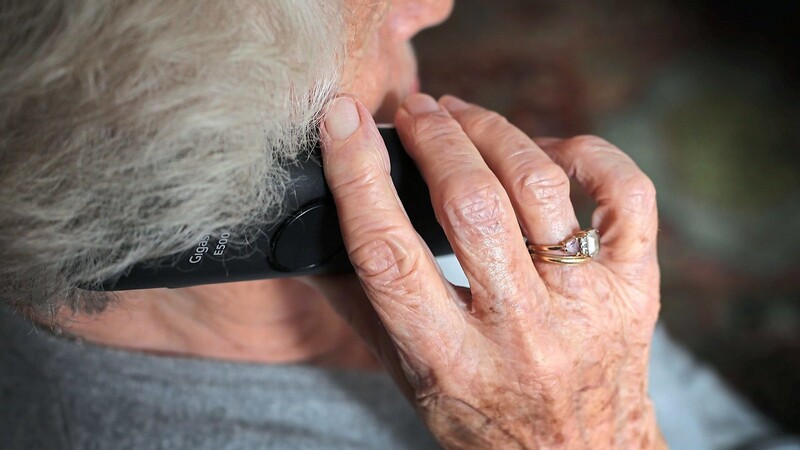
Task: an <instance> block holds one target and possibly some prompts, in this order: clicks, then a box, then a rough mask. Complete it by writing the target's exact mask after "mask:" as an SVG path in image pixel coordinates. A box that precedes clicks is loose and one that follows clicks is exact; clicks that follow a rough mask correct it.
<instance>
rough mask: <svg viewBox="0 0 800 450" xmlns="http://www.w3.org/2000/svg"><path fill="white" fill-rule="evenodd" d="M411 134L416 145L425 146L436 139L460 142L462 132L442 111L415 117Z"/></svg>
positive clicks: (446, 141)
mask: <svg viewBox="0 0 800 450" xmlns="http://www.w3.org/2000/svg"><path fill="white" fill-rule="evenodd" d="M412 130H413V134H414V136H415V140H416V143H417V145H419V146H426V145H428V144H431V143H432V142H436V141H443V142H444V143H450V144H453V143H456V142H458V143H461V142H463V140H464V132H463V130H462V129H461V127H460V126H459V125H458V123H457V122H456V121H455V120H454V119H453V118H452V117H450V116H448V115H446V114H445V113H443V112H434V113H430V114H426V115H424V116H420V117H417V118H415V120H414V123H413V128H412Z"/></svg>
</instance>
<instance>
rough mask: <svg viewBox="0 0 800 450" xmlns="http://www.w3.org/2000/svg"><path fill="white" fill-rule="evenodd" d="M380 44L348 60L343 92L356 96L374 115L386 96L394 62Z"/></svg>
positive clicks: (376, 43)
mask: <svg viewBox="0 0 800 450" xmlns="http://www.w3.org/2000/svg"><path fill="white" fill-rule="evenodd" d="M378 44H379V42H375V43H374V44H373V45H371V46H370V47H371V48H369V49H363V50H362V51H361V52H359V54H357V55H352V56H351V57H349V58H348V60H347V63H346V65H345V70H344V77H343V83H342V90H343V91H345V92H347V93H350V94H353V95H355V96H356V97H358V99H359V100H361V102H363V103H364V106H366V107H367V108H368V109H369V110H370V111H371V112H372V113H375V111H377V109H378V107H379V106H380V105H381V102H382V101H383V98H384V96H385V95H386V91H387V85H388V84H389V79H390V73H391V70H392V67H393V61H392V58H391V57H390V55H391V53H390V52H385V51H380V46H379V45H378Z"/></svg>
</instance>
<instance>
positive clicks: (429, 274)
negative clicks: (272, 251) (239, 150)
mask: <svg viewBox="0 0 800 450" xmlns="http://www.w3.org/2000/svg"><path fill="white" fill-rule="evenodd" d="M321 131H322V140H323V152H322V157H323V167H324V170H325V177H326V179H327V182H328V186H329V187H330V189H331V192H332V194H333V198H334V200H335V202H336V209H337V211H338V214H339V223H340V226H341V230H342V236H343V238H344V243H345V247H346V248H347V252H348V256H349V257H350V261H351V262H352V263H353V266H354V267H355V269H356V274H357V275H358V277H359V279H360V280H361V283H362V285H363V286H364V290H365V292H366V294H367V297H368V298H369V300H370V302H371V303H372V305H373V307H374V308H375V310H376V312H377V314H378V317H379V318H380V319H381V321H382V322H383V324H384V326H385V327H386V330H387V331H388V333H389V335H390V336H391V337H392V339H393V340H394V342H395V344H396V345H397V346H398V349H399V350H401V352H402V353H403V354H405V355H406V356H407V357H410V358H420V359H419V362H420V363H423V364H429V363H431V362H433V361H440V360H442V358H444V359H448V357H447V355H441V354H436V353H438V352H442V351H444V352H447V350H448V348H450V347H452V345H453V343H452V342H451V341H450V340H449V339H448V336H447V334H448V332H449V331H451V330H454V329H457V328H458V327H459V326H463V325H464V322H463V320H464V319H463V316H462V315H461V313H460V311H459V310H458V308H457V306H456V304H455V303H454V301H453V300H452V298H451V296H450V286H449V284H448V283H447V282H446V281H445V280H444V278H443V277H442V276H441V274H440V273H439V270H438V267H437V266H436V262H435V261H434V259H433V257H432V256H431V254H430V252H429V251H428V249H427V247H426V245H425V243H424V241H422V239H421V238H420V237H419V235H418V234H417V233H416V231H415V230H414V228H413V226H412V225H411V223H410V222H409V220H408V217H407V216H406V214H405V212H404V211H403V208H402V206H401V205H400V202H399V200H398V197H397V193H396V191H395V188H394V184H393V183H392V180H391V177H390V175H389V173H390V172H389V170H390V168H389V160H388V155H387V153H386V147H385V145H384V143H383V141H382V140H381V138H380V135H379V133H378V130H377V127H376V126H375V122H374V121H373V119H372V116H371V115H370V113H369V111H368V110H367V109H366V108H365V107H364V106H363V105H361V104H360V102H358V101H357V100H355V99H353V98H350V97H339V98H338V99H336V100H335V101H334V104H333V106H332V107H331V110H330V112H329V113H328V116H327V118H326V121H325V124H324V125H323V126H322V130H321Z"/></svg>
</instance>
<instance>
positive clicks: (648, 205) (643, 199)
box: [619, 172, 656, 213]
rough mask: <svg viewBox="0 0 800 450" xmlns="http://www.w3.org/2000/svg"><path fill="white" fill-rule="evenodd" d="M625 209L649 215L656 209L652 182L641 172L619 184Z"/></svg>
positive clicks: (654, 190) (654, 189)
mask: <svg viewBox="0 0 800 450" xmlns="http://www.w3.org/2000/svg"><path fill="white" fill-rule="evenodd" d="M619 189H620V192H621V193H622V195H623V196H624V204H625V205H626V206H625V208H626V209H627V210H629V211H633V212H640V213H649V212H651V211H653V210H654V209H655V208H656V187H655V184H653V182H652V180H650V178H648V177H647V175H645V174H644V173H642V172H639V173H637V174H636V175H634V176H632V177H630V178H628V179H627V180H625V181H623V182H622V183H621V184H620V187H619Z"/></svg>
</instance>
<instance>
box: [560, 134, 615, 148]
mask: <svg viewBox="0 0 800 450" xmlns="http://www.w3.org/2000/svg"><path fill="white" fill-rule="evenodd" d="M568 143H569V145H571V146H573V147H577V148H579V149H581V150H585V151H609V150H611V151H619V150H617V147H615V146H614V145H613V144H611V143H610V142H608V141H607V140H605V139H603V138H601V137H598V136H594V135H591V134H584V135H581V136H575V137H573V138H571V139H569V141H568Z"/></svg>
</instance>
